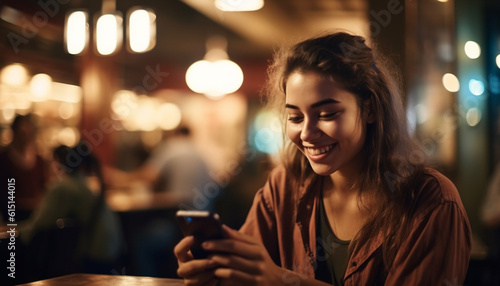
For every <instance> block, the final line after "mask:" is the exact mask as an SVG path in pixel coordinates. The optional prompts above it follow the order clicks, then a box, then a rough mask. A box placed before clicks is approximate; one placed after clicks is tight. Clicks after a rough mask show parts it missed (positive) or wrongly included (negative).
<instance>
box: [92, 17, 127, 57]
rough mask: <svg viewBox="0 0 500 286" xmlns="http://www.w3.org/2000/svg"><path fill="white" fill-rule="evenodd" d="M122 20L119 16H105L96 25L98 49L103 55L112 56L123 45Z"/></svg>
mask: <svg viewBox="0 0 500 286" xmlns="http://www.w3.org/2000/svg"><path fill="white" fill-rule="evenodd" d="M122 33H123V28H122V18H121V17H120V16H119V15H114V14H104V15H102V16H100V17H99V18H98V19H97V23H96V32H95V39H96V47H97V52H98V53H99V54H101V55H111V54H113V53H114V52H116V51H117V50H118V47H120V45H121V43H122V37H123V36H122Z"/></svg>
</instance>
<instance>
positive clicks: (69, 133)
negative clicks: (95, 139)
mask: <svg viewBox="0 0 500 286" xmlns="http://www.w3.org/2000/svg"><path fill="white" fill-rule="evenodd" d="M79 140H80V133H79V132H78V130H77V129H76V128H74V127H64V128H62V129H61V130H59V132H58V133H57V141H58V143H59V144H63V145H66V146H69V147H73V146H75V145H76V143H77V142H78V141H79Z"/></svg>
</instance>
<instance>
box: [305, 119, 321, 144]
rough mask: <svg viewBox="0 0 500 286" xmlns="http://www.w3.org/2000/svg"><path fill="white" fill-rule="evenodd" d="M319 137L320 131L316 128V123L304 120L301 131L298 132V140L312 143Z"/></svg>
mask: <svg viewBox="0 0 500 286" xmlns="http://www.w3.org/2000/svg"><path fill="white" fill-rule="evenodd" d="M320 136H321V131H320V130H319V128H318V126H317V122H316V121H314V120H309V119H305V120H304V125H303V126H302V131H301V132H300V140H302V141H308V142H311V141H314V140H315V139H317V138H319V137H320Z"/></svg>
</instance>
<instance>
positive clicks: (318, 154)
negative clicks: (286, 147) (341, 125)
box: [304, 143, 337, 161]
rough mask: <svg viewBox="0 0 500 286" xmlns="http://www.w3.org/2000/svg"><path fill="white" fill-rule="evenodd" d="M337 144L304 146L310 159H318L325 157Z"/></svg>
mask: <svg viewBox="0 0 500 286" xmlns="http://www.w3.org/2000/svg"><path fill="white" fill-rule="evenodd" d="M335 146H337V143H334V144H331V145H326V146H321V147H306V146H304V150H305V151H306V152H307V155H308V157H309V159H311V160H313V161H317V160H320V159H322V158H324V157H325V156H326V155H327V154H328V153H329V151H331V150H332V149H333V148H334V147H335Z"/></svg>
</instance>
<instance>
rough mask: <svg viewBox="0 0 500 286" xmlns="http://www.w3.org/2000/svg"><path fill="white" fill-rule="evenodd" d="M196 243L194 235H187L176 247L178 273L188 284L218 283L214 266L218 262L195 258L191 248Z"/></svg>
mask: <svg viewBox="0 0 500 286" xmlns="http://www.w3.org/2000/svg"><path fill="white" fill-rule="evenodd" d="M193 244H194V237H193V236H186V237H185V238H184V239H182V240H181V241H180V242H179V243H178V244H177V245H176V246H175V248H174V254H175V256H176V257H177V263H178V264H179V268H178V269H177V274H178V275H179V276H180V277H182V278H184V283H185V284H186V285H217V284H218V282H219V281H218V279H216V277H215V276H214V267H215V266H217V264H216V263H215V262H214V261H213V260H209V259H194V258H193V255H192V254H191V251H190V250H189V249H190V248H191V246H193Z"/></svg>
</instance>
